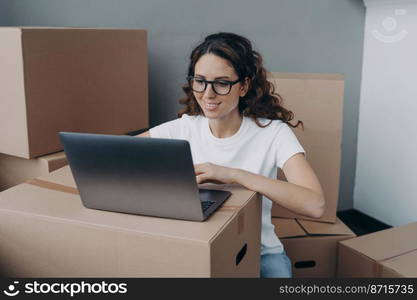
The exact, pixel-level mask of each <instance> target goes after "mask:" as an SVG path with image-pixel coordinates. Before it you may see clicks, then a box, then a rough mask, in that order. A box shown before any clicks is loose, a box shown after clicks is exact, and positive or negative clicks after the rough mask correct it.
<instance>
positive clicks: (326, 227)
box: [297, 218, 355, 235]
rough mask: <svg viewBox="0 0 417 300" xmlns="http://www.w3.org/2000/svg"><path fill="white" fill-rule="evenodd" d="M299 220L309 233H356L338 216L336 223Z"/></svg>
mask: <svg viewBox="0 0 417 300" xmlns="http://www.w3.org/2000/svg"><path fill="white" fill-rule="evenodd" d="M297 222H298V223H299V224H300V226H301V227H302V228H303V229H304V230H305V231H306V232H307V233H308V234H309V235H355V233H354V232H353V231H352V230H350V228H349V227H347V226H346V225H345V224H344V223H343V222H342V221H341V220H340V219H339V218H336V223H334V224H326V223H320V222H313V221H306V220H297Z"/></svg>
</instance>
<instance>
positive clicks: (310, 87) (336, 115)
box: [269, 73, 344, 223]
mask: <svg viewBox="0 0 417 300" xmlns="http://www.w3.org/2000/svg"><path fill="white" fill-rule="evenodd" d="M269 80H271V82H272V83H273V84H274V86H275V87H276V91H277V92H278V93H279V94H280V95H281V96H282V97H283V99H284V107H285V108H287V109H289V110H291V111H293V113H294V115H295V117H294V119H293V121H292V122H293V124H296V123H297V121H298V120H301V121H303V123H304V131H303V130H302V129H301V126H299V127H298V128H296V129H293V131H294V133H295V135H296V136H297V138H298V140H299V141H300V143H301V144H302V146H303V147H304V149H305V150H306V156H307V160H308V161H309V163H310V164H311V166H312V167H313V169H314V171H315V172H316V174H317V176H318V178H319V180H320V183H321V185H322V188H323V191H324V196H325V198H326V204H327V209H326V211H325V212H324V215H323V216H322V217H321V218H320V219H314V218H310V217H306V216H303V215H299V214H295V213H293V212H292V211H290V210H288V209H286V208H284V207H282V206H279V205H278V204H275V203H274V204H273V206H272V216H275V217H283V218H297V219H305V220H313V221H319V222H329V223H334V222H336V211H337V202H338V199H339V178H340V163H341V146H342V121H343V94H344V77H343V75H341V74H315V73H311V74H309V73H271V74H270V75H269ZM278 171H279V172H278V178H279V179H281V180H286V178H285V175H284V174H283V172H282V170H278Z"/></svg>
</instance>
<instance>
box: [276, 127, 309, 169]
mask: <svg viewBox="0 0 417 300" xmlns="http://www.w3.org/2000/svg"><path fill="white" fill-rule="evenodd" d="M276 142H277V148H276V149H277V151H276V161H277V167H278V168H280V169H282V167H283V166H284V164H285V163H286V162H287V160H288V159H289V158H291V157H292V156H294V155H295V154H297V153H304V155H306V152H305V150H304V148H303V147H302V146H301V144H300V142H299V141H298V139H297V137H296V135H295V134H294V132H293V131H292V129H291V128H290V127H289V126H288V125H287V124H282V126H281V128H280V129H279V131H278V134H277V139H276Z"/></svg>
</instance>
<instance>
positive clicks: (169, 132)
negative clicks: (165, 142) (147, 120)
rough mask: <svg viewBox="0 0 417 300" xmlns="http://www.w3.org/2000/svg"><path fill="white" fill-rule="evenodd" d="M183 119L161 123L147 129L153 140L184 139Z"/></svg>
mask: <svg viewBox="0 0 417 300" xmlns="http://www.w3.org/2000/svg"><path fill="white" fill-rule="evenodd" d="M184 122H185V117H184V116H183V117H182V118H179V119H175V120H172V121H168V122H165V123H162V124H160V125H158V126H155V127H152V128H151V129H149V134H150V136H151V137H153V138H164V139H184V138H185V131H186V128H185V125H184Z"/></svg>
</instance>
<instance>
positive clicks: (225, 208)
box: [217, 205, 241, 211]
mask: <svg viewBox="0 0 417 300" xmlns="http://www.w3.org/2000/svg"><path fill="white" fill-rule="evenodd" d="M240 208H241V206H239V205H223V206H221V207H220V208H218V209H217V211H235V210H239V209H240Z"/></svg>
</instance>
